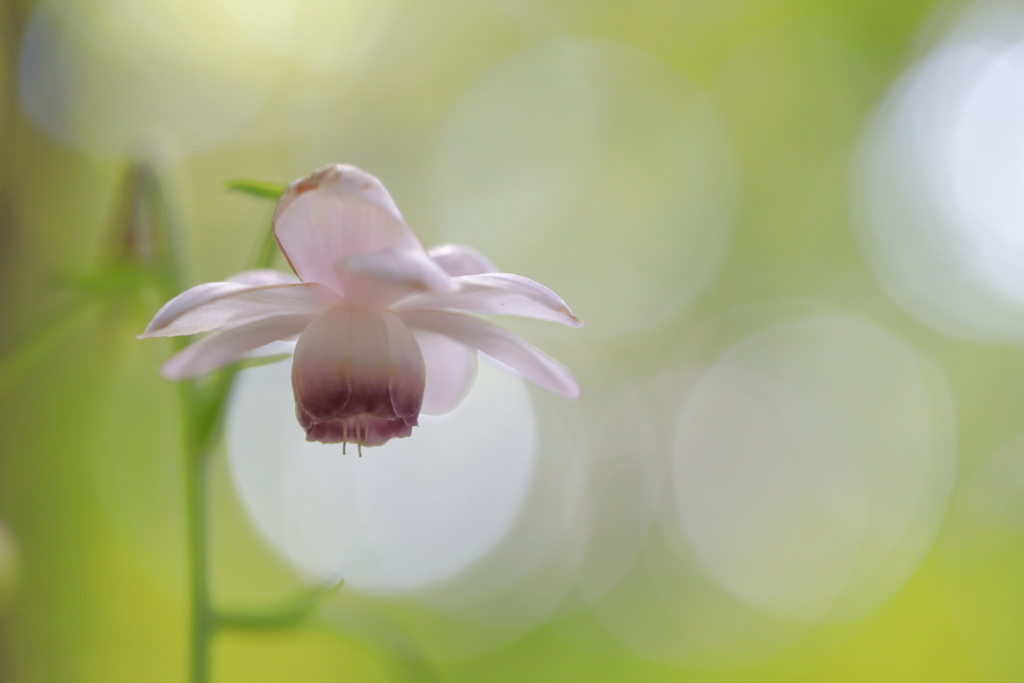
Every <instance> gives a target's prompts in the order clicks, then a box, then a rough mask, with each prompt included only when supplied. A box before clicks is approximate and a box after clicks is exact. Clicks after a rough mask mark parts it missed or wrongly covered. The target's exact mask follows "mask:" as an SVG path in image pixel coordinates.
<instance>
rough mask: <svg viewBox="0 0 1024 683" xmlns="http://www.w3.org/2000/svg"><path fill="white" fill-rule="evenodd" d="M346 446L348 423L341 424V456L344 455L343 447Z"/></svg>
mask: <svg viewBox="0 0 1024 683" xmlns="http://www.w3.org/2000/svg"><path fill="white" fill-rule="evenodd" d="M346 446H348V422H347V421H346V422H343V423H342V424H341V454H342V455H345V454H346V453H345V447H346Z"/></svg>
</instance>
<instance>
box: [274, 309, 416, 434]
mask: <svg viewBox="0 0 1024 683" xmlns="http://www.w3.org/2000/svg"><path fill="white" fill-rule="evenodd" d="M423 387H424V373H423V357H422V356H421V355H420V350H419V347H418V346H417V345H416V340H415V339H413V336H412V333H411V332H410V331H409V329H408V328H407V327H406V326H405V324H404V323H402V321H401V320H399V319H398V318H397V317H396V316H395V315H394V314H392V313H389V312H387V311H382V312H376V311H366V310H353V309H349V308H345V307H342V306H337V307H334V308H331V309H328V310H327V311H325V312H324V313H322V314H320V315H319V316H318V317H317V318H316V319H315V320H314V321H313V322H312V323H311V324H310V325H309V327H307V328H306V330H305V331H304V332H303V333H302V336H300V337H299V342H298V344H297V345H296V346H295V360H294V362H293V363H292V388H293V390H294V392H295V403H296V412H297V414H298V417H299V422H300V424H302V426H303V427H304V428H305V429H306V438H307V439H308V440H311V441H317V440H321V441H323V440H326V441H327V442H328V443H331V442H336V441H341V440H345V441H349V442H352V443H363V444H366V445H377V444H375V443H373V439H372V438H371V437H372V436H373V435H374V434H376V435H378V436H381V435H390V436H388V438H390V437H391V436H407V434H406V433H404V432H406V431H408V430H407V429H406V428H407V427H408V428H411V427H413V426H415V425H416V424H417V420H418V417H419V412H420V405H421V403H422V401H423ZM373 418H377V419H379V420H384V421H385V422H387V423H389V424H390V426H386V425H382V424H381V423H379V422H378V421H376V420H374V419H373ZM323 423H333V425H334V426H338V427H341V428H344V427H345V426H346V425H348V426H350V427H351V428H352V430H353V431H352V432H351V433H349V434H347V435H346V434H336V433H335V430H334V427H333V426H330V425H327V426H324V427H318V425H321V424H323ZM371 428H372V429H371ZM371 432H372V433H371ZM346 436H347V438H342V437H346ZM381 443H382V442H381Z"/></svg>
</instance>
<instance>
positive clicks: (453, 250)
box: [427, 244, 498, 277]
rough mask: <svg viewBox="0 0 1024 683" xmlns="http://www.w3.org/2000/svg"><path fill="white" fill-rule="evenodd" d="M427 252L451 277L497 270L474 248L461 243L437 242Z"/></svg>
mask: <svg viewBox="0 0 1024 683" xmlns="http://www.w3.org/2000/svg"><path fill="white" fill-rule="evenodd" d="M427 253H428V254H430V258H432V259H434V261H435V262H436V263H437V265H439V266H441V267H442V268H444V269H445V271H446V272H447V273H448V274H449V275H451V276H452V277H455V276H458V275H479V274H480V273H493V272H495V271H497V270H498V269H497V268H495V267H494V264H493V263H491V262H490V261H488V260H487V258H486V257H485V256H484V255H483V254H481V253H480V252H478V251H477V250H476V249H471V248H470V247H464V246H462V245H461V244H439V245H437V246H436V247H431V248H430V251H429V252H427Z"/></svg>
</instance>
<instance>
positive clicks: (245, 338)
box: [160, 314, 315, 379]
mask: <svg viewBox="0 0 1024 683" xmlns="http://www.w3.org/2000/svg"><path fill="white" fill-rule="evenodd" d="M314 317H315V316H314V315H313V314H305V315H272V316H268V317H265V318H258V319H256V320H249V321H247V322H243V323H241V324H238V325H235V326H233V327H227V328H224V329H222V330H219V331H218V332H214V333H213V334H211V335H208V336H206V337H203V338H202V339H200V340H199V341H197V342H195V343H194V344H191V345H189V346H187V347H185V348H184V349H182V350H181V351H179V352H178V353H177V354H175V355H174V356H172V357H171V359H170V360H168V361H167V362H166V363H164V364H163V367H161V368H160V372H161V373H162V374H163V376H164V377H166V378H167V379H186V378H188V377H196V376H198V375H202V374H204V373H206V372H209V371H211V370H215V369H217V368H219V367H221V366H223V365H227V364H228V363H233V362H234V361H236V360H238V359H239V358H241V357H242V355H244V354H246V353H248V352H249V351H252V350H253V349H256V348H259V347H261V346H263V345H264V344H269V343H270V342H272V341H277V340H278V339H286V338H287V337H291V336H294V335H296V334H299V333H300V332H302V330H304V329H305V328H306V326H307V325H309V323H311V322H312V321H313V318H314Z"/></svg>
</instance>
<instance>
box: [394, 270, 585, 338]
mask: <svg viewBox="0 0 1024 683" xmlns="http://www.w3.org/2000/svg"><path fill="white" fill-rule="evenodd" d="M455 282H456V283H457V284H458V286H459V291H458V292H456V293H455V294H449V295H443V294H435V293H423V294H414V295H413V296H410V297H409V298H407V299H404V300H402V301H401V302H400V303H398V304H396V305H395V306H394V308H395V309H396V310H411V309H417V310H420V309H423V310H454V311H468V312H470V313H494V314H498V315H515V316H519V317H523V318H537V319H539V320H550V321H552V322H556V323H562V324H563V325H569V326H571V327H582V326H583V323H582V322H581V321H580V319H579V318H577V317H576V316H575V315H573V313H572V311H570V310H569V306H567V305H566V303H565V302H564V301H562V299H561V298H560V297H559V296H558V295H557V294H555V293H554V292H552V291H551V290H550V289H548V288H547V287H545V286H544V285H542V284H540V283H539V282H534V281H533V280H531V279H529V278H525V277H522V276H521V275H513V274H511V273H484V274H481V275H464V276H462V277H457V278H455Z"/></svg>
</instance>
